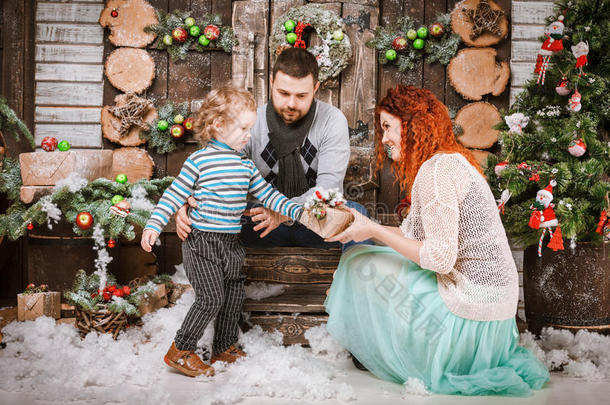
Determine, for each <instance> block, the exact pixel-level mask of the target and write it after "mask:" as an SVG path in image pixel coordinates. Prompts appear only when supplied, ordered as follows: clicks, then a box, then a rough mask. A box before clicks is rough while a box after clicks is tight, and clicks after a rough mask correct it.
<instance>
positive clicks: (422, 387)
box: [402, 377, 430, 399]
mask: <svg viewBox="0 0 610 405" xmlns="http://www.w3.org/2000/svg"><path fill="white" fill-rule="evenodd" d="M409 395H419V396H421V397H427V396H429V395H430V393H429V392H428V390H427V389H426V384H424V382H423V381H422V380H420V379H419V378H414V377H408V378H407V381H405V383H404V384H403V396H402V397H403V398H405V399H406V398H407V397H408V396H409Z"/></svg>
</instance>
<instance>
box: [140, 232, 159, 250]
mask: <svg viewBox="0 0 610 405" xmlns="http://www.w3.org/2000/svg"><path fill="white" fill-rule="evenodd" d="M158 237H159V232H157V231H153V230H152V229H144V231H143V232H142V240H141V241H140V245H141V246H142V249H144V251H146V252H150V251H151V250H152V246H153V245H154V244H155V242H156V241H157V238H158Z"/></svg>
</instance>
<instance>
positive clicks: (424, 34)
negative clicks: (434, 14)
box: [417, 27, 428, 39]
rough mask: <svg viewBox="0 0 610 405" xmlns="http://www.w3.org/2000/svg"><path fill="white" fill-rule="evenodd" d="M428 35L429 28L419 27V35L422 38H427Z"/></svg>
mask: <svg viewBox="0 0 610 405" xmlns="http://www.w3.org/2000/svg"><path fill="white" fill-rule="evenodd" d="M427 36H428V28H426V27H419V29H418V30H417V37H418V38H421V39H425V38H426V37H427Z"/></svg>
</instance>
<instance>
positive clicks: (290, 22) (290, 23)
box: [284, 20, 297, 32]
mask: <svg viewBox="0 0 610 405" xmlns="http://www.w3.org/2000/svg"><path fill="white" fill-rule="evenodd" d="M296 26H297V23H295V22H294V20H288V21H286V22H285V23H284V29H285V30H286V32H292V31H294V28H295V27H296Z"/></svg>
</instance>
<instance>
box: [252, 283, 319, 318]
mask: <svg viewBox="0 0 610 405" xmlns="http://www.w3.org/2000/svg"><path fill="white" fill-rule="evenodd" d="M329 288H330V284H315V285H284V292H283V293H282V294H280V295H276V296H274V297H267V298H263V299H261V300H253V299H246V300H245V302H244V309H243V310H244V311H246V312H289V313H297V312H298V313H312V312H313V313H323V312H324V311H325V310H324V300H326V290H327V289H329Z"/></svg>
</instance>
